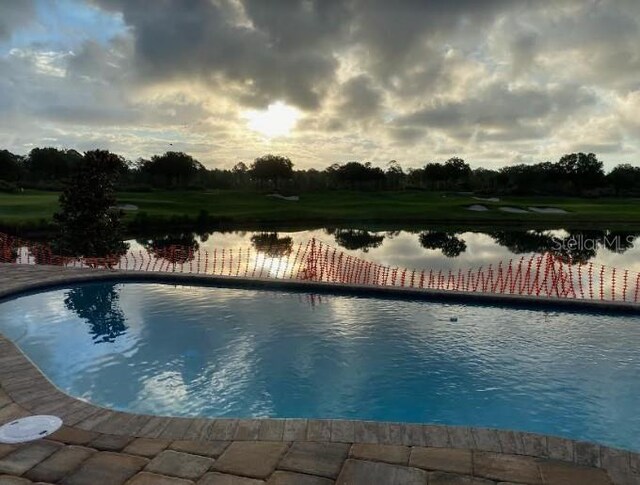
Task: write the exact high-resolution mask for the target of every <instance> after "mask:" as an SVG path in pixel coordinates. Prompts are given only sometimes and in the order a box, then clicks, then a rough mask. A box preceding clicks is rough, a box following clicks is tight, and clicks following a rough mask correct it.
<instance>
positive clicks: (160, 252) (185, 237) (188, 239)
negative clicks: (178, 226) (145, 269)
mask: <svg viewBox="0 0 640 485" xmlns="http://www.w3.org/2000/svg"><path fill="white" fill-rule="evenodd" d="M136 241H137V242H138V243H139V244H141V245H142V246H144V248H145V249H146V250H147V251H149V253H151V254H152V255H153V256H155V257H156V258H159V259H164V260H165V261H169V262H170V263H172V264H185V263H188V262H189V261H193V259H194V258H195V254H196V252H197V251H198V249H200V244H199V243H198V241H197V240H196V238H195V234H194V233H192V232H181V233H176V234H165V235H164V236H162V237H157V238H153V239H137V240H136Z"/></svg>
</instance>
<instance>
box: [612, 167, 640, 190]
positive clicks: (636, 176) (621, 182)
mask: <svg viewBox="0 0 640 485" xmlns="http://www.w3.org/2000/svg"><path fill="white" fill-rule="evenodd" d="M607 180H608V181H609V183H610V184H611V185H612V186H613V189H614V190H615V191H616V195H620V194H622V193H630V192H634V191H640V167H634V166H632V165H630V164H628V163H625V164H622V165H618V166H617V167H615V168H614V169H613V170H611V172H609V174H608V175H607Z"/></svg>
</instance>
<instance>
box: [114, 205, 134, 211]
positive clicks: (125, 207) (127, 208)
mask: <svg viewBox="0 0 640 485" xmlns="http://www.w3.org/2000/svg"><path fill="white" fill-rule="evenodd" d="M118 209H120V210H123V211H137V210H138V206H137V205H133V204H120V205H119V206H118Z"/></svg>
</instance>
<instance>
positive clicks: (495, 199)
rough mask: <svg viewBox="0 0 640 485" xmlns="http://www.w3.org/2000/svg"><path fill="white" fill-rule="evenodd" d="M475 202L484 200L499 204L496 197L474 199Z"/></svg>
mask: <svg viewBox="0 0 640 485" xmlns="http://www.w3.org/2000/svg"><path fill="white" fill-rule="evenodd" d="M474 199H476V200H484V201H486V202H500V199H499V198H498V197H474Z"/></svg>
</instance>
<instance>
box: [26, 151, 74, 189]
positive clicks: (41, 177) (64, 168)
mask: <svg viewBox="0 0 640 485" xmlns="http://www.w3.org/2000/svg"><path fill="white" fill-rule="evenodd" d="M81 162H82V154H81V153H79V152H77V151H76V150H59V149H57V148H51V147H47V148H34V149H33V150H31V151H30V152H29V156H28V157H27V161H26V165H27V169H28V172H29V177H30V178H31V179H32V180H38V181H53V180H56V181H62V180H65V179H67V178H68V177H70V176H71V174H72V173H73V171H74V170H75V168H76V167H77V166H78V165H79V164H80V163H81Z"/></svg>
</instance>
